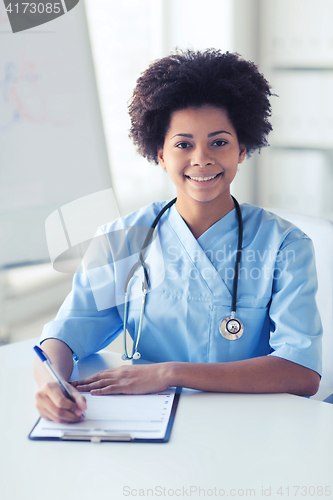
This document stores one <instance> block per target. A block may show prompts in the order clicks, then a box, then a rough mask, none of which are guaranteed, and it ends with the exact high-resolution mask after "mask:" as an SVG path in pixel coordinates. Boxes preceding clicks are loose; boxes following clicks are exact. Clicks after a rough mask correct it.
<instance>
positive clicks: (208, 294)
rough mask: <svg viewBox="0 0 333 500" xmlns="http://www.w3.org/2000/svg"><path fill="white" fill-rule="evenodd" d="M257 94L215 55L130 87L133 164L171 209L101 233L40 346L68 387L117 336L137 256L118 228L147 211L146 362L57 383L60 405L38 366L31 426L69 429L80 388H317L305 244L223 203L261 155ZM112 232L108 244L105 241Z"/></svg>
mask: <svg viewBox="0 0 333 500" xmlns="http://www.w3.org/2000/svg"><path fill="white" fill-rule="evenodd" d="M269 96H271V92H270V87H269V85H268V83H267V81H266V80H265V79H264V77H263V76H262V75H261V74H260V73H259V72H258V69H257V67H256V66H255V65H254V64H253V63H251V62H248V61H244V60H242V59H241V58H240V57H239V56H238V55H236V54H230V53H226V54H223V53H221V52H219V51H214V50H208V51H205V52H197V53H195V52H191V51H187V52H185V53H177V54H174V55H171V56H168V57H165V58H163V59H161V60H159V61H156V62H155V63H153V64H152V65H151V66H150V67H149V68H148V69H147V71H146V72H144V73H143V75H142V76H141V77H140V78H139V79H138V81H137V85H136V88H135V89H134V93H133V98H132V101H131V103H130V106H129V112H130V117H131V123H132V126H131V131H130V136H131V137H132V139H133V141H134V143H135V144H136V146H137V147H138V151H139V152H140V153H141V154H142V155H143V156H144V157H146V158H147V159H148V160H150V161H154V162H156V163H158V164H159V165H160V166H161V167H162V168H163V169H165V170H166V171H167V173H168V175H169V177H170V179H171V181H172V182H173V183H174V185H175V187H176V190H177V199H176V201H175V202H174V203H173V204H169V205H168V206H167V208H166V210H165V211H163V208H164V207H165V206H166V203H161V202H157V203H153V204H152V205H149V206H147V207H144V208H143V209H141V210H139V211H137V212H134V213H132V214H130V215H128V216H126V217H125V218H124V219H122V220H117V221H115V222H113V223H110V224H108V225H106V226H105V227H103V228H100V231H99V235H100V237H101V238H100V241H102V243H101V250H102V252H101V254H100V256H99V258H98V259H97V260H99V259H101V260H100V262H99V265H96V262H94V265H91V266H90V268H89V262H88V267H87V270H86V272H85V273H81V274H78V275H76V277H75V279H74V283H73V291H72V293H71V294H70V295H69V297H67V299H66V301H65V303H64V305H63V306H62V308H61V309H60V311H59V314H58V316H57V317H56V319H55V320H53V321H51V322H50V323H49V324H48V325H46V326H45V328H44V331H43V335H42V340H41V341H42V342H43V349H44V350H45V351H46V352H47V354H48V355H49V357H50V358H51V360H52V362H53V364H54V365H55V368H56V369H57V370H58V371H59V372H60V374H61V375H62V377H63V378H64V379H66V380H68V379H69V377H70V375H71V372H72V368H73V355H74V356H76V357H77V358H79V359H81V358H82V357H84V356H87V355H89V354H91V353H93V352H96V351H98V350H100V349H101V348H103V347H105V346H106V345H108V344H109V343H110V342H112V340H113V339H114V338H116V337H117V335H119V333H120V332H122V331H123V328H124V288H125V282H126V277H127V275H128V273H129V272H130V269H131V267H132V265H133V264H134V263H135V262H136V260H137V255H136V258H135V259H134V260H133V259H132V257H133V255H132V256H131V251H129V252H128V260H126V258H125V259H123V258H120V257H119V256H122V257H124V255H125V253H124V252H123V250H124V248H126V250H128V248H130V247H131V245H132V254H135V253H136V251H137V249H138V248H141V247H140V245H138V244H136V243H135V241H134V240H135V239H136V238H133V237H132V239H131V235H133V234H134V233H133V229H131V228H133V227H135V228H138V227H140V228H149V227H150V226H151V225H152V223H153V221H154V219H155V218H156V217H157V216H158V215H159V214H160V219H159V221H158V223H157V225H156V234H155V240H154V241H153V242H152V243H151V245H150V248H147V250H146V251H144V252H143V253H144V254H145V255H144V256H143V260H144V262H145V265H146V268H147V273H148V280H149V285H148V293H147V298H146V306H145V310H144V315H143V320H142V336H140V338H139V342H138V349H139V351H140V353H141V356H142V357H143V359H147V360H151V361H156V362H158V363H156V364H152V365H132V366H124V367H121V368H118V369H114V370H106V371H103V372H100V373H98V374H96V375H94V376H93V377H89V378H88V379H86V380H83V381H79V382H75V383H73V384H72V385H69V384H68V387H70V390H71V393H72V394H73V396H74V398H75V401H76V403H73V402H71V401H69V400H68V399H66V398H65V397H64V396H63V394H62V392H61V390H60V389H59V387H58V386H57V384H54V383H52V382H51V381H50V379H49V377H48V374H47V373H45V372H44V370H43V367H42V366H41V364H40V362H39V361H38V360H37V361H36V365H35V374H36V380H37V382H38V384H39V386H40V391H39V392H38V393H37V396H36V398H37V408H38V410H39V412H40V414H41V416H43V417H45V418H47V419H51V420H55V421H59V422H75V421H78V420H80V419H81V418H82V411H83V410H84V409H85V400H84V397H83V396H82V394H80V392H83V391H91V393H92V394H118V393H124V394H139V393H149V392H158V391H162V390H164V389H166V388H167V387H169V386H183V387H189V388H193V389H199V390H205V391H217V392H243V393H244V392H247V393H276V392H288V393H291V394H299V395H304V396H310V395H312V394H314V393H315V392H316V391H317V390H318V385H319V380H320V370H321V365H320V363H321V360H320V358H321V354H320V348H321V347H320V345H321V344H320V342H321V333H322V332H321V324H320V318H319V314H318V311H317V308H316V303H315V293H316V288H317V282H316V273H315V267H314V256H313V248H312V243H311V241H310V240H309V238H308V237H307V236H306V235H305V234H304V233H302V232H301V231H300V230H299V229H298V228H296V227H295V226H293V225H292V224H290V223H288V222H286V221H284V220H282V219H280V218H279V217H277V216H275V215H273V214H271V213H269V212H266V211H265V210H262V209H260V208H258V207H254V206H251V205H247V204H243V205H241V207H240V212H239V209H238V203H237V201H236V200H235V199H234V198H233V197H232V196H231V194H230V184H231V182H232V180H233V179H234V177H235V175H236V172H237V168H238V164H240V163H242V162H243V161H244V159H245V156H246V155H248V156H249V155H250V154H251V153H252V152H253V151H255V150H256V149H260V148H261V147H262V146H265V145H267V140H266V137H267V135H268V133H269V132H270V130H271V128H272V127H271V125H270V123H269V121H268V119H269V116H270V104H269V100H268V97H269ZM161 210H162V211H163V213H162V215H161ZM242 225H243V230H242V231H240V229H241V226H242ZM122 231H124V232H125V233H126V237H125V238H123V243H122V244H121V243H119V241H120V240H119V238H115V234H118V235H119V234H120V233H121V232H122ZM131 231H132V232H131ZM115 240H116V242H115ZM139 240H140V241H141V244H142V238H141V239H140V238H139ZM125 242H126V243H125ZM133 245H134V248H135V249H134V250H133ZM119 247H121V251H120V252H119ZM101 255H103V258H102V257H101ZM126 255H127V254H126ZM237 255H238V256H239V257H240V262H239V264H238V265H237ZM103 259H104V260H103ZM95 260H96V259H95ZM235 262H236V264H235ZM237 270H238V273H239V279H237V274H235V272H237ZM143 273H144V272H143V268H142V266H138V267H137V268H136V269H135V276H138V277H141V279H142V280H143V281H144V282H145V277H144V274H143ZM141 279H139V278H138V279H137V278H136V277H135V278H134V283H133V285H131V286H130V287H129V288H130V290H129V296H130V300H129V304H128V311H127V313H128V314H127V315H126V320H127V325H126V326H127V330H128V332H129V333H130V335H131V336H132V338H134V339H137V338H138V332H139V329H140V313H141V290H138V286H139V285H140V286H141ZM235 284H236V287H237V285H238V289H237V288H236V293H235ZM138 292H139V293H138ZM233 296H234V297H235V298H236V299H237V300H236V305H235V304H234V302H235V301H234V300H233ZM77 311H79V313H78V312H77ZM234 316H235V317H234ZM243 331H244V334H243Z"/></svg>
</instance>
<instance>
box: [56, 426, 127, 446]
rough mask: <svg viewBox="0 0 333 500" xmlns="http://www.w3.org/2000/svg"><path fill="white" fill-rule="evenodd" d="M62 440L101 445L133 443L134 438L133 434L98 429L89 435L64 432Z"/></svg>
mask: <svg viewBox="0 0 333 500" xmlns="http://www.w3.org/2000/svg"><path fill="white" fill-rule="evenodd" d="M60 439H63V440H64V441H90V442H91V443H101V442H102V441H132V440H133V437H132V435H131V434H125V433H124V434H121V433H117V432H107V431H103V430H99V429H98V430H96V431H91V432H89V433H84V432H78V431H64V432H63V433H62V434H61V438H60Z"/></svg>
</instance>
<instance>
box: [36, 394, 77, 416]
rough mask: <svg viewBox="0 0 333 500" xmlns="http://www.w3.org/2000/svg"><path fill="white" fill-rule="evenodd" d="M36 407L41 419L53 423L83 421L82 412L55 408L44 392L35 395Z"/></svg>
mask: <svg viewBox="0 0 333 500" xmlns="http://www.w3.org/2000/svg"><path fill="white" fill-rule="evenodd" d="M36 407H37V409H38V411H39V414H40V416H41V417H43V418H46V419H48V420H53V421H55V422H59V423H62V422H67V423H71V422H80V421H81V420H83V418H82V411H81V410H80V409H78V408H76V410H75V412H74V413H73V412H72V411H69V410H66V409H63V408H60V407H58V406H56V405H55V404H54V403H53V401H52V400H51V399H50V398H49V397H48V395H47V394H45V392H42V391H40V392H39V393H37V394H36Z"/></svg>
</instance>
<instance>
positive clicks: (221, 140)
mask: <svg viewBox="0 0 333 500" xmlns="http://www.w3.org/2000/svg"><path fill="white" fill-rule="evenodd" d="M225 144H227V141H225V140H224V139H216V141H214V142H213V144H212V145H213V146H218V147H221V146H224V145H225Z"/></svg>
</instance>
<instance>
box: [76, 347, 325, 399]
mask: <svg viewBox="0 0 333 500" xmlns="http://www.w3.org/2000/svg"><path fill="white" fill-rule="evenodd" d="M319 381H320V376H319V375H318V373H316V372H315V371H313V370H310V369H309V368H305V367H304V366H301V365H298V364H296V363H293V362H292V361H288V360H286V359H283V358H278V357H276V356H261V357H258V358H252V359H246V360H242V361H231V362H227V363H186V362H167V363H156V364H153V365H130V366H122V367H119V368H115V369H110V370H104V371H102V372H99V373H96V374H95V375H93V376H92V377H88V378H86V379H84V380H81V381H78V382H73V385H74V387H76V389H78V390H79V391H81V392H90V391H92V394H96V395H98V394H148V393H154V392H159V391H163V390H165V389H167V388H168V387H175V386H179V387H187V388H190V389H198V390H202V391H211V392H233V393H289V394H296V395H299V396H312V395H313V394H315V393H316V392H317V390H318V387H319Z"/></svg>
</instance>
